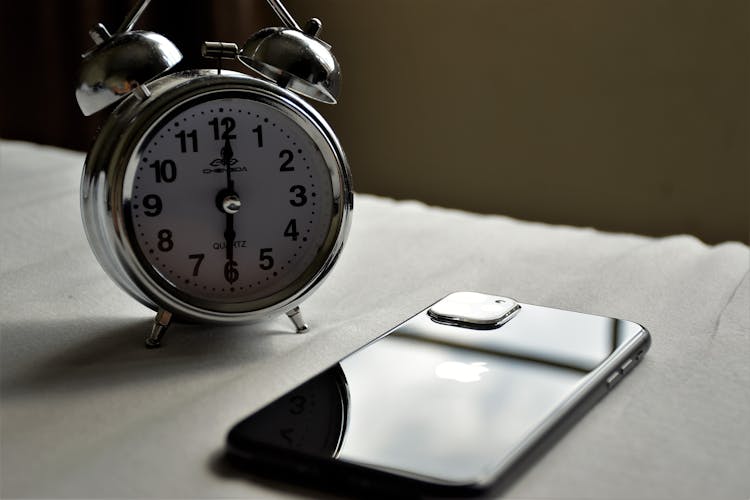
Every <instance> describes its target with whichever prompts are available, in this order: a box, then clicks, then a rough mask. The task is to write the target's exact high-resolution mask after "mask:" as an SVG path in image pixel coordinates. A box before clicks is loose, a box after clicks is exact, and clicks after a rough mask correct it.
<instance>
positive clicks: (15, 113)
mask: <svg viewBox="0 0 750 500" xmlns="http://www.w3.org/2000/svg"><path fill="white" fill-rule="evenodd" d="M134 3H135V0H108V1H105V0H99V1H93V0H70V1H64V2H63V1H49V0H20V1H11V0H0V43H1V44H2V45H0V47H2V49H0V50H1V51H2V52H1V53H0V54H1V55H0V57H1V60H0V63H1V64H0V68H2V69H0V71H2V78H1V81H2V89H1V90H2V91H1V92H0V137H2V138H4V139H20V140H26V141H33V142H38V143H43V144H53V145H56V146H62V147H67V148H72V149H78V150H85V149H87V148H88V146H89V144H90V142H91V140H92V138H93V136H94V134H95V132H96V128H97V127H98V125H99V124H100V123H101V122H102V120H103V119H105V118H106V117H107V115H108V114H109V110H103V111H100V112H99V113H97V114H95V115H93V116H89V117H84V116H83V115H82V114H81V112H80V111H79V109H78V105H77V103H76V100H75V95H74V91H75V86H76V82H77V81H78V69H79V63H80V55H81V54H82V53H83V52H85V51H86V50H88V49H89V48H90V47H91V46H93V42H92V41H91V39H90V38H89V36H88V30H89V28H90V27H91V26H93V25H94V24H95V23H96V22H101V23H103V24H104V25H105V26H106V27H107V28H109V30H110V31H114V30H115V29H116V28H117V26H118V25H119V24H120V22H121V21H122V20H123V18H124V17H125V15H126V13H127V12H128V11H129V10H130V8H131V6H132V5H133V4H134ZM279 24H280V22H279V21H278V20H277V19H275V18H274V16H273V13H272V11H271V10H270V8H269V7H268V6H267V5H266V3H265V1H264V0H214V1H208V0H191V1H182V2H177V1H173V0H154V1H152V2H151V4H150V5H149V7H148V9H147V10H146V12H145V13H144V15H143V16H142V17H141V19H140V21H139V22H138V24H136V26H135V29H144V30H148V31H155V32H158V33H161V34H162V35H164V36H166V37H167V38H169V39H170V40H172V41H173V42H174V43H175V45H177V47H178V48H179V49H180V51H182V53H183V55H184V59H183V61H182V62H181V63H180V64H179V65H178V67H177V68H175V70H179V69H185V68H196V67H213V63H212V62H210V61H206V60H202V59H201V57H200V44H201V42H203V41H205V40H220V41H231V42H235V43H237V44H240V45H241V44H242V43H243V42H244V41H245V40H246V39H247V38H248V37H249V36H250V35H251V34H252V33H253V32H255V31H257V30H258V29H260V28H261V27H263V26H269V25H279ZM230 67H231V69H237V70H242V71H244V69H243V67H242V66H241V65H239V64H237V65H234V66H230Z"/></svg>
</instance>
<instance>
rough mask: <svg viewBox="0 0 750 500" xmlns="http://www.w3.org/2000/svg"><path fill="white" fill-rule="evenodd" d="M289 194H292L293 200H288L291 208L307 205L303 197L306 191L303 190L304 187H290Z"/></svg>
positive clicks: (305, 198)
mask: <svg viewBox="0 0 750 500" xmlns="http://www.w3.org/2000/svg"><path fill="white" fill-rule="evenodd" d="M289 192H290V193H294V199H291V200H289V204H290V205H292V206H293V207H301V206H303V205H304V204H305V203H307V196H305V193H306V192H307V191H306V190H305V186H300V185H296V186H292V187H290V188H289Z"/></svg>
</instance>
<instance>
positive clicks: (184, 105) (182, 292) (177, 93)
mask: <svg viewBox="0 0 750 500" xmlns="http://www.w3.org/2000/svg"><path fill="white" fill-rule="evenodd" d="M269 3H270V4H271V7H273V9H274V11H275V12H276V13H277V14H278V15H279V16H280V17H281V19H282V21H283V22H284V25H285V26H284V27H281V28H266V29H263V30H261V31H259V32H258V33H256V34H255V35H253V36H251V37H250V39H248V41H247V42H246V43H245V44H244V46H243V47H242V48H241V49H240V48H239V47H238V46H237V45H235V44H233V43H226V42H205V43H204V44H203V55H204V56H205V57H207V58H211V59H213V60H214V61H215V62H216V68H215V69H196V70H187V71H182V72H177V73H172V74H166V75H164V74H163V73H165V72H167V70H169V69H171V68H172V67H173V66H174V65H175V64H176V63H177V62H178V61H179V60H180V59H181V57H182V56H181V54H180V52H179V50H178V49H177V48H176V47H175V46H174V45H173V44H172V42H170V41H169V40H167V39H166V38H165V37H163V36H161V35H159V34H157V33H153V32H146V31H132V30H131V28H132V26H133V25H134V24H135V21H136V20H137V19H138V17H139V16H140V15H141V13H142V12H143V10H144V9H145V8H146V6H147V5H148V0H141V1H140V2H139V3H138V4H137V5H136V6H135V7H134V8H133V10H132V11H131V12H130V14H129V15H128V17H127V18H126V20H125V21H124V22H123V24H122V25H121V26H120V28H118V30H117V31H116V32H115V33H114V34H110V33H109V32H108V31H107V30H106V28H104V26H102V25H101V24H98V25H97V26H95V27H94V28H93V29H92V31H91V36H92V38H93V39H94V41H95V42H96V43H97V45H96V47H95V48H94V49H92V50H91V51H89V52H88V53H86V54H84V59H83V67H82V70H81V77H80V81H79V85H78V87H77V89H76V97H77V100H78V103H79V105H80V108H81V110H82V111H83V113H84V114H86V115H89V114H92V113H95V112H97V111H99V110H101V109H104V108H106V107H109V106H110V105H114V104H115V103H117V106H116V107H115V108H114V110H112V112H111V115H110V116H109V117H108V118H107V120H106V121H105V123H104V124H103V126H102V127H101V129H100V131H99V133H98V136H97V138H96V140H95V141H94V144H93V146H92V147H91V150H90V151H89V153H88V155H87V158H86V163H85V166H84V171H83V176H82V181H81V213H82V219H83V225H84V228H85V231H86V235H87V237H88V241H89V244H90V246H91V248H92V250H93V252H94V254H95V256H96V258H97V260H98V261H99V263H100V264H101V266H102V267H103V268H104V270H105V271H106V272H107V274H108V275H109V276H110V277H111V278H112V279H113V280H114V281H115V282H116V283H117V284H118V285H119V286H120V287H121V288H123V289H124V290H125V291H126V292H127V293H129V294H130V295H131V296H132V297H134V298H135V299H136V300H138V301H140V302H141V303H143V304H145V305H146V306H148V307H150V308H152V309H154V310H155V311H157V313H156V317H155V319H154V323H153V326H152V328H151V330H150V331H149V332H147V335H146V345H147V346H148V347H156V346H159V345H160V343H161V339H162V337H163V336H164V334H165V332H166V330H167V327H168V326H169V324H170V323H171V322H172V320H173V319H177V320H183V321H192V322H204V323H216V324H238V323H250V322H254V321H258V320H263V319H267V318H270V317H273V316H276V315H279V314H284V313H285V314H286V315H287V316H288V317H289V318H290V319H291V320H292V322H293V323H294V325H295V327H296V331H297V332H304V331H306V330H307V325H306V323H305V322H304V321H303V319H302V316H301V313H300V308H299V305H300V303H301V302H302V301H303V300H304V299H305V298H307V297H308V296H309V295H310V294H311V293H312V292H313V291H314V290H315V289H316V288H317V287H318V286H319V285H320V284H321V282H322V281H323V280H324V278H325V277H326V276H327V275H328V273H329V271H330V270H331V268H332V267H333V265H334V263H335V262H336V260H337V258H338V257H339V255H340V252H341V249H342V247H343V244H344V242H345V240H346V236H347V233H348V229H349V225H350V217H351V216H350V214H351V211H352V207H353V196H352V188H351V175H350V173H349V166H348V163H347V160H346V156H345V154H344V151H343V150H342V148H341V145H340V143H339V140H338V138H337V137H336V135H335V133H334V132H333V130H332V129H331V127H330V126H329V125H328V124H327V123H326V121H325V120H324V119H323V118H322V117H321V115H320V114H319V113H318V112H317V111H315V109H313V107H312V106H310V105H309V104H308V103H307V102H305V100H304V99H303V98H302V97H300V95H301V96H304V97H307V98H312V99H314V100H317V101H321V102H327V103H335V102H336V99H337V96H338V92H339V88H340V70H339V66H338V63H337V61H336V59H335V58H334V56H333V55H332V53H331V51H330V46H329V45H328V44H326V43H325V42H323V41H322V40H320V39H319V38H318V37H317V35H318V33H319V31H320V28H321V23H320V21H318V20H317V19H312V20H311V21H309V22H308V23H307V24H306V25H305V27H304V28H301V27H300V26H299V25H297V23H296V22H295V21H294V19H293V18H292V17H291V15H289V13H288V11H287V10H286V9H285V8H284V6H283V5H282V4H281V3H280V2H278V1H276V0H269ZM235 58H236V59H238V60H239V61H241V62H242V63H244V64H245V65H246V66H248V67H249V68H251V69H253V70H254V71H255V73H256V74H257V75H258V76H259V77H251V76H248V75H246V74H243V73H238V72H233V71H226V70H224V71H222V60H224V59H235Z"/></svg>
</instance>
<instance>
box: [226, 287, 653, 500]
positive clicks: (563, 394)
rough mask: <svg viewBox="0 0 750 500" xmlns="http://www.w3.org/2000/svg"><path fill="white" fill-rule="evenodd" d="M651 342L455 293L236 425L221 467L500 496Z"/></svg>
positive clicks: (639, 330)
mask: <svg viewBox="0 0 750 500" xmlns="http://www.w3.org/2000/svg"><path fill="white" fill-rule="evenodd" d="M650 343H651V341H650V335H649V333H648V331H646V329H645V328H643V327H642V326H641V325H638V324H636V323H633V322H630V321H624V320H620V319H613V318H607V317H602V316H594V315H590V314H582V313H578V312H572V311H564V310H560V309H553V308H549V307H541V306H537V305H531V304H524V303H519V302H516V301H515V300H513V299H510V298H507V297H500V296H496V295H488V294H483V293H475V292H457V293H453V294H450V295H448V296H447V297H444V298H442V299H441V300H439V301H438V302H436V303H435V304H433V305H431V306H430V307H428V308H427V309H425V310H423V311H421V312H419V313H418V314H416V315H415V316H413V317H412V318H410V319H408V320H407V321H405V322H404V323H402V324H400V325H398V326H397V327H395V328H394V329H392V330H390V331H389V332H387V333H385V334H384V335H382V336H380V337H379V338H377V339H376V340H374V341H372V342H371V343H369V344H367V345H366V346H364V347H363V348H361V349H359V350H358V351H356V352H354V353H353V354H351V355H349V356H347V357H346V358H345V359H343V360H341V361H340V362H339V363H337V364H336V365H334V366H332V367H330V368H328V369H327V370H325V371H324V372H322V373H320V374H319V375H317V376H315V377H313V378H312V379H310V380H308V381H307V382H305V383H303V384H301V385H300V386H298V387H296V388H295V389H292V390H291V391H289V392H288V393H286V394H284V395H283V396H281V397H280V398H278V399H277V400H275V401H273V402H272V403H270V404H268V405H267V406H265V407H264V408H262V409H260V410H259V411H257V412H255V413H254V414H252V415H250V416H249V417H247V418H246V419H244V420H243V421H241V422H240V423H238V424H237V425H235V426H234V428H232V429H231V431H230V432H229V435H228V437H227V457H228V458H229V459H230V461H232V462H233V463H235V464H237V465H238V466H240V467H242V468H244V469H245V470H248V471H250V472H254V473H256V474H261V475H263V476H267V475H269V474H270V475H272V476H276V477H280V478H282V479H283V480H284V481H289V480H290V479H291V480H295V481H301V482H303V483H316V484H319V485H325V487H326V488H327V489H334V490H338V491H344V492H352V491H355V492H361V493H365V494H370V495H381V494H382V495H399V496H406V495H415V496H424V495H429V496H450V497H455V496H470V495H479V494H486V493H489V492H490V491H493V492H495V491H497V490H498V489H501V488H503V487H504V486H507V485H508V483H509V482H510V481H512V480H513V479H514V478H515V477H517V476H518V475H519V474H520V473H521V472H522V471H523V470H524V469H525V468H526V467H527V466H528V465H529V463H530V462H531V461H532V460H533V459H534V458H535V457H536V456H537V455H538V454H539V453H540V452H542V451H544V450H545V449H546V447H548V446H549V445H550V444H551V443H552V442H553V441H554V440H555V438H556V437H558V436H559V435H561V434H562V432H564V431H565V430H566V429H567V428H568V427H569V426H570V424H572V423H573V422H574V421H575V420H577V419H578V418H579V417H580V416H581V415H582V414H583V413H584V412H585V411H586V410H587V409H589V408H590V407H591V406H592V405H593V404H594V403H596V401H598V400H599V399H600V398H601V397H602V396H604V395H605V394H607V392H609V391H610V390H611V389H612V388H613V387H615V385H617V384H618V383H619V382H620V380H622V379H623V377H624V376H625V375H627V374H628V373H629V372H630V371H631V370H632V369H633V368H634V367H635V366H636V365H637V364H638V363H639V362H640V361H641V359H642V358H643V356H644V354H645V353H646V351H647V350H648V348H649V346H650Z"/></svg>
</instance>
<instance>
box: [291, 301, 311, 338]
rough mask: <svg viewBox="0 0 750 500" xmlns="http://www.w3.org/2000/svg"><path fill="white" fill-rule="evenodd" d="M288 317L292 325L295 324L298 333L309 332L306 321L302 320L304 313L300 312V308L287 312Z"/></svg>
mask: <svg viewBox="0 0 750 500" xmlns="http://www.w3.org/2000/svg"><path fill="white" fill-rule="evenodd" d="M286 315H287V316H289V319H291V320H292V323H294V327H295V328H296V329H297V333H305V332H306V331H307V328H308V327H307V323H305V320H304V319H302V313H301V312H300V310H299V307H295V308H294V309H292V310H291V311H287V313H286Z"/></svg>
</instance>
